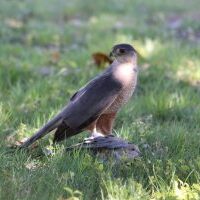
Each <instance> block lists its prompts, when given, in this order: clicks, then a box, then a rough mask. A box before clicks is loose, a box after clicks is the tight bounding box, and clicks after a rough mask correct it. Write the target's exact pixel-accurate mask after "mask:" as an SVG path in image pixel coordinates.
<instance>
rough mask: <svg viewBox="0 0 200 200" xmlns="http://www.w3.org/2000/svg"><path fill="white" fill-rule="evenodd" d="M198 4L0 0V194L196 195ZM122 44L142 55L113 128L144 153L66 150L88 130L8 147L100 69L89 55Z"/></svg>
mask: <svg viewBox="0 0 200 200" xmlns="http://www.w3.org/2000/svg"><path fill="white" fill-rule="evenodd" d="M199 10H200V4H199V1H198V0H193V1H186V0H175V1H174V0H168V1H159V0H151V1H145V0H135V1H131V0H123V1H122V0H119V1H114V0H111V1H106V0H101V1H95V2H94V1H92V0H85V1H81V0H74V1H66V0H51V1H45V0H34V1H32V0H30V1H25V0H22V1H15V0H11V1H6V0H2V1H1V6H0V27H1V28H0V199H3V200H7V199H9V200H10V199H20V200H24V199H29V200H30V199H60V200H61V199H67V198H71V199H112V200H114V199H119V200H121V199H127V200H128V199H170V200H172V199H200V123H199V122H200V99H199V98H200V60H199V58H200V14H199ZM121 42H128V43H131V44H132V45H134V47H135V48H136V49H137V50H138V52H139V53H140V57H139V59H138V60H139V67H140V72H139V82H138V87H137V91H136V92H135V95H134V97H133V98H132V99H131V101H130V102H129V103H128V104H127V105H126V106H125V107H124V108H123V109H122V110H121V112H120V113H119V115H118V117H117V120H116V124H115V129H114V134H116V135H117V136H121V137H123V138H125V139H127V140H130V141H131V142H133V143H135V144H137V145H138V146H139V148H140V150H141V152H142V157H140V158H138V159H137V160H135V161H134V162H128V163H127V162H126V163H125V162H124V163H121V164H116V163H114V162H113V161H110V162H108V163H103V162H102V161H101V160H98V159H95V158H94V157H92V156H91V155H90V154H89V153H88V152H81V151H78V152H72V153H66V152H65V151H64V146H68V145H70V144H73V143H75V142H77V141H79V140H81V139H83V138H84V137H86V136H87V133H83V134H81V135H78V136H76V137H73V138H71V139H69V140H67V141H66V142H64V143H61V144H59V145H57V146H56V147H55V148H53V147H52V146H51V139H52V137H51V135H50V136H49V137H45V138H44V139H43V140H41V141H40V142H39V144H38V147H37V148H35V149H32V150H31V151H29V152H27V151H10V149H9V145H11V144H13V143H15V142H16V141H17V140H22V139H23V138H25V137H29V136H30V135H32V134H33V133H34V132H35V131H36V130H37V129H38V128H39V127H41V126H42V125H43V124H44V123H45V122H46V121H47V120H48V119H50V118H51V117H52V116H53V115H54V114H56V113H57V112H58V111H59V110H60V109H61V108H62V107H63V106H64V105H65V103H67V101H68V99H69V97H70V96H71V95H72V94H73V93H74V92H75V91H76V90H77V89H78V88H80V87H81V86H83V85H84V84H85V83H86V82H87V81H88V80H89V79H90V78H91V77H94V76H95V75H96V74H98V73H100V72H101V70H102V69H99V68H97V67H96V66H95V65H94V64H93V62H92V59H91V55H92V54H93V53H94V52H97V51H100V52H105V53H108V52H109V51H110V49H111V47H112V46H113V45H114V44H117V43H121ZM45 146H49V148H53V149H52V151H53V154H52V155H48V153H47V152H46V151H45V150H44V147H45ZM38 149H39V150H38Z"/></svg>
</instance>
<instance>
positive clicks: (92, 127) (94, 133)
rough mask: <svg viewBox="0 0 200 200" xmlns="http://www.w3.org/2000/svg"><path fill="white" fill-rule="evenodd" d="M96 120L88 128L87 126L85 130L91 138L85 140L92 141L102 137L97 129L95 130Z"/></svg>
mask: <svg viewBox="0 0 200 200" xmlns="http://www.w3.org/2000/svg"><path fill="white" fill-rule="evenodd" d="M97 120H98V119H97ZM97 120H95V121H94V122H92V123H91V124H90V125H89V126H87V128H86V130H87V131H89V132H90V133H91V136H90V137H89V138H85V140H90V139H94V138H95V137H100V136H102V137H103V136H104V134H103V133H101V132H100V131H97V128H96V123H97Z"/></svg>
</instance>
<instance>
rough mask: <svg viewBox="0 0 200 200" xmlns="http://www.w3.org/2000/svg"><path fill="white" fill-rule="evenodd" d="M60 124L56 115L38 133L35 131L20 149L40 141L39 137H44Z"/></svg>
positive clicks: (60, 121) (60, 120)
mask: <svg viewBox="0 0 200 200" xmlns="http://www.w3.org/2000/svg"><path fill="white" fill-rule="evenodd" d="M61 123H62V119H61V117H60V116H59V115H58V116H56V117H55V118H53V119H52V120H50V121H49V122H48V123H47V124H45V125H44V126H43V127H42V128H41V129H40V130H39V131H37V132H36V133H35V134H34V135H33V136H31V137H30V138H29V139H27V140H26V141H25V142H24V143H23V144H22V145H21V146H20V148H25V147H28V146H30V145H31V144H33V143H34V142H35V141H36V140H38V139H40V138H41V137H43V136H45V135H46V134H47V133H49V132H50V131H52V130H54V129H55V128H57V127H58V126H59V125H60V124H61Z"/></svg>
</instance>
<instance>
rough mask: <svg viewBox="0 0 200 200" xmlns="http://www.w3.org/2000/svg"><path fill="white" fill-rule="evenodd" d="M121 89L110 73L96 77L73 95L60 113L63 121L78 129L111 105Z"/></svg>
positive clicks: (120, 85)
mask: <svg viewBox="0 0 200 200" xmlns="http://www.w3.org/2000/svg"><path fill="white" fill-rule="evenodd" d="M121 88H122V84H121V83H120V82H119V81H117V80H116V79H115V78H114V77H113V76H112V74H111V73H105V74H103V75H101V76H98V77H97V78H95V79H93V80H92V81H91V82H89V83H88V84H87V85H86V86H85V87H84V88H82V89H81V90H79V91H78V92H77V93H75V95H73V97H72V98H71V101H70V102H69V104H68V105H67V106H66V107H65V108H64V109H63V111H62V113H61V115H62V118H63V121H64V122H65V123H66V124H67V125H68V126H69V127H71V128H78V127H80V126H81V125H82V124H84V123H85V122H87V121H88V120H89V119H90V118H93V117H95V116H98V115H100V114H101V113H102V112H103V111H104V110H105V109H106V108H107V107H108V106H109V105H111V104H112V102H113V101H114V100H115V98H116V97H117V95H118V93H119V91H120V90H121Z"/></svg>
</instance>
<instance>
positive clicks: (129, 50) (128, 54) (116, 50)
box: [110, 44, 137, 60]
mask: <svg viewBox="0 0 200 200" xmlns="http://www.w3.org/2000/svg"><path fill="white" fill-rule="evenodd" d="M136 54H137V51H136V50H135V49H134V48H133V47H132V46H131V45H130V44H117V45H115V46H114V47H113V48H112V51H111V52H110V57H114V58H116V59H120V60H128V59H134V58H136Z"/></svg>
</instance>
